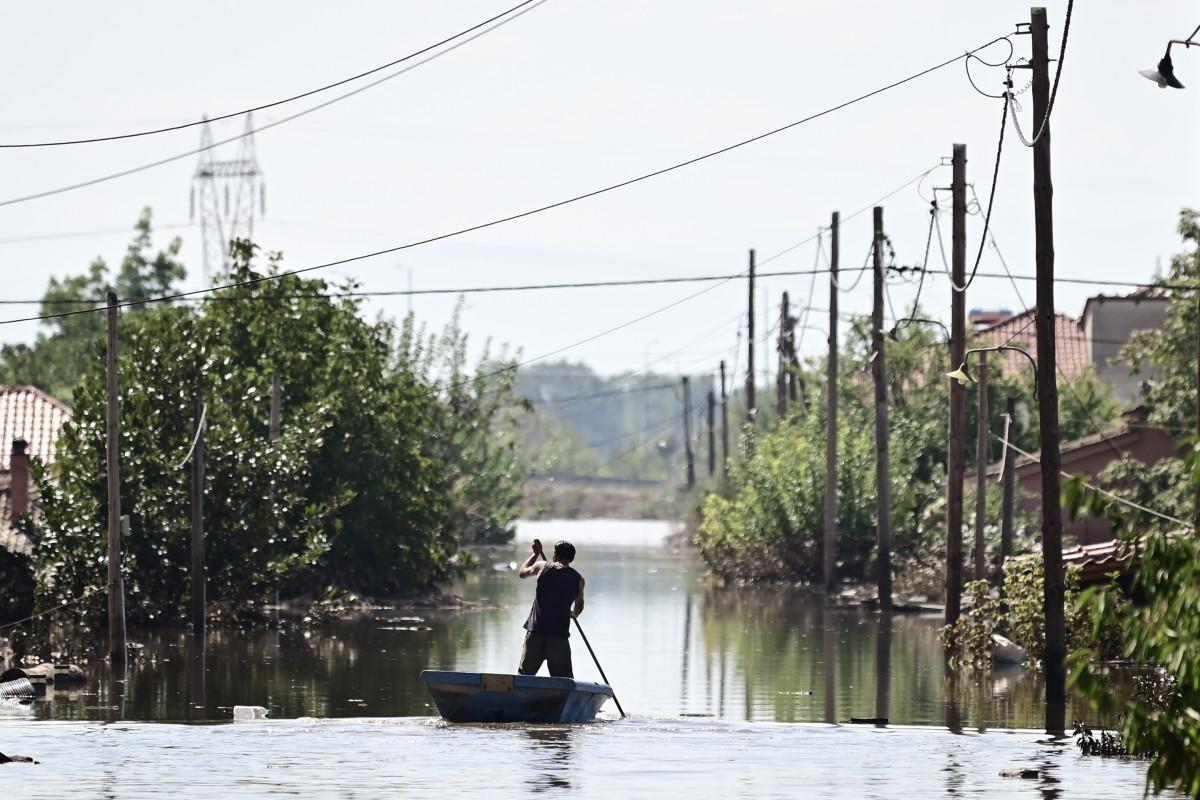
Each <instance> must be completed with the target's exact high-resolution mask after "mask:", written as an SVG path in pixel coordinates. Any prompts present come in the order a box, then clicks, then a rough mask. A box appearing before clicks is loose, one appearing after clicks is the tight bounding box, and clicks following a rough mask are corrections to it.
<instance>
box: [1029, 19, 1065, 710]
mask: <svg viewBox="0 0 1200 800" xmlns="http://www.w3.org/2000/svg"><path fill="white" fill-rule="evenodd" d="M1048 28H1049V26H1048V25H1047V23H1046V9H1044V8H1038V7H1034V8H1031V9H1030V11H1029V33H1030V39H1031V41H1032V45H1033V47H1032V58H1031V60H1030V66H1031V67H1032V69H1033V119H1034V122H1035V124H1036V125H1038V126H1039V128H1040V130H1039V132H1038V133H1037V134H1036V136H1037V139H1036V140H1035V142H1034V145H1033V215H1034V217H1033V222H1034V238H1035V241H1036V255H1035V262H1036V267H1037V270H1036V271H1037V371H1038V412H1039V414H1040V416H1041V426H1040V427H1041V431H1040V433H1041V447H1042V455H1041V468H1042V567H1043V569H1044V570H1045V574H1046V584H1045V597H1046V653H1045V660H1044V664H1045V667H1046V705H1047V709H1046V727H1047V729H1048V730H1062V729H1063V727H1064V725H1065V715H1066V702H1067V675H1066V667H1065V665H1064V663H1063V661H1064V659H1065V658H1066V655H1067V638H1066V619H1065V614H1066V612H1065V610H1064V608H1063V602H1064V597H1065V594H1066V581H1065V578H1064V575H1063V560H1062V534H1063V523H1062V506H1061V504H1060V500H1059V495H1060V487H1059V478H1058V473H1059V471H1060V470H1061V469H1062V458H1061V455H1060V453H1059V450H1058V382H1057V379H1056V377H1055V367H1056V364H1057V355H1056V345H1055V330H1054V324H1055V313H1054V213H1053V201H1054V184H1053V183H1052V181H1051V179H1050V119H1049V115H1048V111H1049V109H1050V56H1049V50H1048V47H1047V37H1046V32H1047V30H1048Z"/></svg>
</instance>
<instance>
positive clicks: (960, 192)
mask: <svg viewBox="0 0 1200 800" xmlns="http://www.w3.org/2000/svg"><path fill="white" fill-rule="evenodd" d="M951 165H952V170H953V177H952V179H951V184H950V197H951V204H952V214H951V216H952V233H951V256H950V273H951V274H950V284H951V286H950V365H951V366H952V367H958V366H959V365H961V364H962V363H963V360H964V359H965V358H966V355H967V305H966V304H967V298H966V282H967V146H966V145H965V144H956V145H954V155H953V157H952V159H951ZM966 417H967V387H965V386H963V385H962V384H960V383H959V382H958V381H954V380H952V381H950V432H949V434H948V437H947V438H948V441H947V445H948V447H947V454H946V624H947V625H953V624H954V623H955V622H957V621H958V613H959V606H960V605H961V603H962V591H963V546H962V527H963V478H964V476H965V474H966V455H965V452H964V451H965V450H966V438H967V435H966Z"/></svg>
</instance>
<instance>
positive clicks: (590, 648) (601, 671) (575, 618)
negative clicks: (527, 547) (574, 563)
mask: <svg viewBox="0 0 1200 800" xmlns="http://www.w3.org/2000/svg"><path fill="white" fill-rule="evenodd" d="M539 555H540V556H541V557H542V560H543V561H549V560H550V559H548V558H546V553H545V551H543V552H541V553H539ZM571 619H573V620H575V630H577V631H579V635H580V636H581V637H583V643H584V644H585V645H587V649H588V652H589V653H591V655H592V661H594V662H596V669H598V670H600V678H601V679H602V680H603V681H604V683H605V685H606V686H608V688H609V689H611V688H612V684H611V683H609V682H608V676H607V675H605V674H604V667H602V666H600V659H598V658H596V651H595V650H593V649H592V643H591V642H589V641H588V638H587V634H586V633H584V632H583V626H582V625H580V624H579V618H578V617H576V616H572V617H571ZM612 699H613V702H614V703H616V704H617V711H620V712H621V719H625V717H626V714H625V709H623V708H621V701H620V700H618V699H617V693H616V692H613V696H612Z"/></svg>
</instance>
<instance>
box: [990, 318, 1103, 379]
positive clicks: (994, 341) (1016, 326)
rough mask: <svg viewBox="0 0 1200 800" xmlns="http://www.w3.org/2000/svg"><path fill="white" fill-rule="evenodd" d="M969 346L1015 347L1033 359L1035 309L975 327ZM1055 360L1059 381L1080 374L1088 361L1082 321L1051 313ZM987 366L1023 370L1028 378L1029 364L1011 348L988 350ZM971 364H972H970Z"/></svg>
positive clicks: (1034, 347) (1035, 335)
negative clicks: (1000, 350)
mask: <svg viewBox="0 0 1200 800" xmlns="http://www.w3.org/2000/svg"><path fill="white" fill-rule="evenodd" d="M975 342H976V343H975V344H973V345H972V347H1001V346H1007V347H1018V348H1020V349H1022V350H1024V351H1025V352H1027V353H1029V355H1031V356H1033V360H1034V361H1037V309H1034V308H1031V309H1028V310H1027V311H1022V312H1021V313H1020V314H1015V315H1013V316H1010V317H1007V318H1004V319H999V320H998V321H994V322H992V324H990V325H987V326H984V327H979V328H977V329H976V330H975ZM1054 350H1055V361H1056V363H1057V365H1058V369H1059V373H1058V376H1059V378H1058V379H1059V380H1060V381H1061V380H1063V379H1064V378H1065V379H1067V380H1075V379H1076V378H1078V377H1079V376H1080V375H1082V374H1083V371H1084V368H1085V367H1086V365H1087V364H1088V363H1090V355H1089V347H1088V340H1087V332H1086V331H1085V330H1084V327H1083V325H1082V323H1081V322H1080V321H1079V320H1077V319H1074V318H1073V317H1068V316H1067V315H1066V314H1055V315H1054ZM987 355H988V366H989V367H990V368H992V369H993V370H994V369H995V368H996V367H997V366H999V367H1000V371H1001V372H1018V373H1020V371H1021V370H1025V371H1026V372H1027V374H1028V377H1030V378H1032V377H1033V376H1032V374H1031V370H1032V365H1031V364H1030V363H1029V361H1028V360H1026V358H1025V356H1023V355H1021V354H1020V353H1014V352H1012V351H1007V352H999V353H988V354H987ZM971 366H972V367H974V363H972V364H971Z"/></svg>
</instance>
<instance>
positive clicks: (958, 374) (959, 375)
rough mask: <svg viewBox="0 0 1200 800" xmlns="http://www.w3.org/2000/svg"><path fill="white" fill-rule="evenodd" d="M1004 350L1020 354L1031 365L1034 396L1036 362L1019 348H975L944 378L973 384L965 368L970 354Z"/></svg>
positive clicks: (1006, 346) (973, 381)
mask: <svg viewBox="0 0 1200 800" xmlns="http://www.w3.org/2000/svg"><path fill="white" fill-rule="evenodd" d="M1005 350H1011V351H1013V352H1014V353H1020V354H1021V355H1023V356H1025V357H1026V358H1028V359H1029V363H1030V364H1032V365H1033V391H1034V394H1036V393H1037V383H1038V379H1037V361H1034V359H1033V356H1031V355H1029V353H1028V352H1027V351H1025V350H1022V349H1021V348H1019V347H1009V346H1008V345H1006V344H1003V345H1000V346H999V347H977V348H975V349H974V350H968V351H967V352H966V353H965V354H964V355H963V362H962V364H960V365H959V367H958V369H956V370H954V371H953V372H947V373H946V377H947V378H951V379H952V380H956V381H958V382H959V383H961V384H965V383H967V382H968V381H970V382H971V383H975V379H974V378H973V377H971V370H970V369H969V368H968V367H967V359H969V358H970V357H971V353H1001V352H1004V351H1005Z"/></svg>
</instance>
